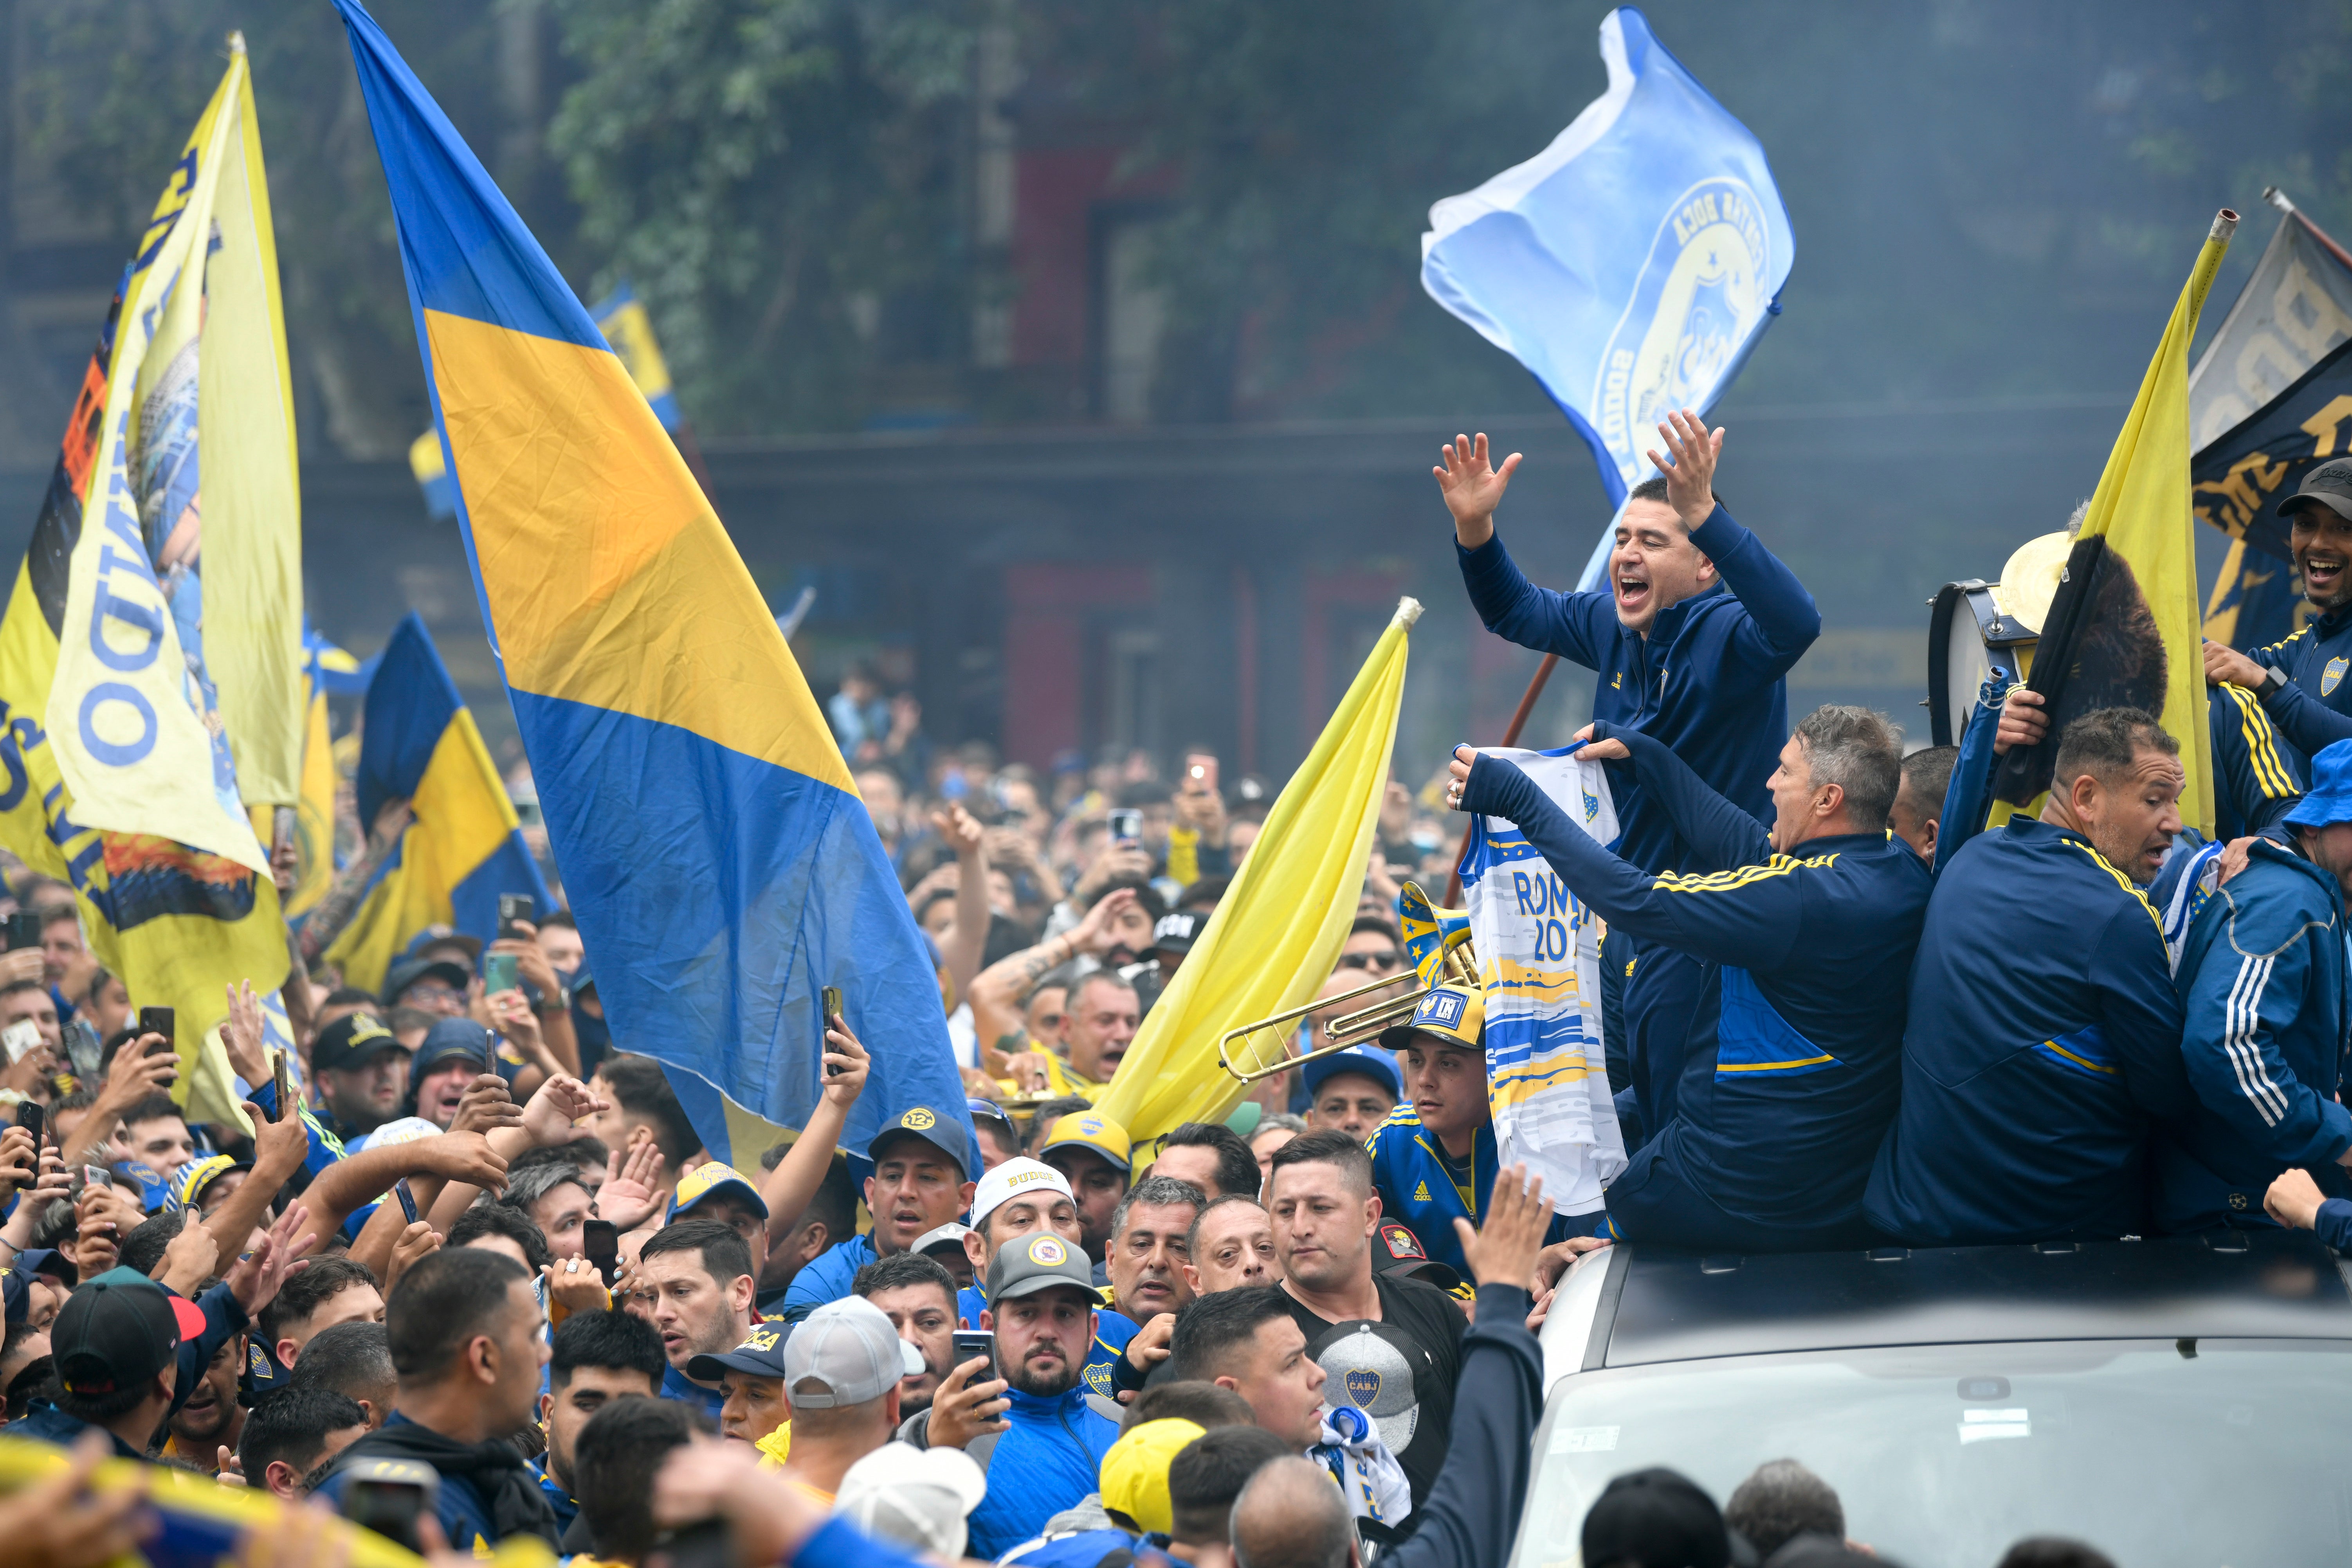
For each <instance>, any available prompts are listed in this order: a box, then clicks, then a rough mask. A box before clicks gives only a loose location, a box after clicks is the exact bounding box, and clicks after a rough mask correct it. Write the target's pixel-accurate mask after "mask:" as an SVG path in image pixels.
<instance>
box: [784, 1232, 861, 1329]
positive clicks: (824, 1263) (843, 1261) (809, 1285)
mask: <svg viewBox="0 0 2352 1568" xmlns="http://www.w3.org/2000/svg"><path fill="white" fill-rule="evenodd" d="M880 1256H881V1254H880V1253H878V1252H876V1251H875V1250H874V1238H873V1237H870V1236H853V1237H850V1238H849V1239H848V1240H847V1241H836V1242H835V1243H834V1244H833V1245H832V1246H831V1247H826V1248H825V1249H824V1251H823V1252H820V1253H818V1254H817V1255H816V1256H815V1257H814V1258H810V1259H809V1260H808V1262H807V1263H806V1264H804V1265H803V1266H802V1268H801V1271H800V1272H799V1273H797V1274H795V1275H793V1283H792V1288H791V1289H788V1290H786V1291H785V1292H784V1321H786V1322H788V1323H797V1322H799V1321H801V1320H802V1319H803V1318H805V1317H807V1316H808V1315H809V1314H810V1313H811V1312H814V1311H815V1310H817V1309H818V1308H819V1307H822V1306H824V1304H825V1303H826V1302H827V1301H838V1300H841V1299H842V1298H843V1297H845V1296H847V1295H848V1294H849V1293H850V1292H849V1287H850V1284H851V1282H852V1281H854V1280H855V1279H856V1278H857V1271H858V1270H859V1269H861V1268H865V1267H866V1265H867V1264H869V1263H871V1262H873V1261H874V1260H875V1259H876V1258H879V1257H880Z"/></svg>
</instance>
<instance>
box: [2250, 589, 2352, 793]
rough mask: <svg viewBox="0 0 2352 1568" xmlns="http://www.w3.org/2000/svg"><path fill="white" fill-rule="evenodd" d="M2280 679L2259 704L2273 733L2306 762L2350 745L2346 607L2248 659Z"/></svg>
mask: <svg viewBox="0 0 2352 1568" xmlns="http://www.w3.org/2000/svg"><path fill="white" fill-rule="evenodd" d="M2248 657H2249V658H2252V660H2253V661H2254V662H2255V663H2256V664H2260V665H2267V666H2268V667H2270V668H2273V669H2275V670H2277V671H2278V672H2279V673H2280V674H2282V675H2284V676H2285V677H2286V684H2285V685H2284V686H2282V687H2280V688H2279V689H2277V690H2276V691H2273V692H2271V693H2269V694H2268V695H2266V696H2264V697H2263V711H2264V712H2266V713H2268V714H2269V715H2270V716H2271V721H2272V722H2273V723H2275V724H2276V725H2277V726H2278V730H2279V733H2280V734H2282V735H2284V736H2285V737H2286V738H2287V741H2288V742H2290V743H2291V744H2293V745H2294V748H2295V749H2296V750H2297V751H2300V752H2302V753H2303V754H2304V755H2305V756H2306V757H2315V756H2317V755H2318V754H2319V753H2320V752H2324V751H2326V749H2327V748H2328V747H2329V746H2330V745H2332V744H2334V743H2335V742H2337V741H2352V679H2346V677H2347V675H2352V605H2337V606H2336V608H2334V609H2332V610H2330V611H2328V612H2327V613H2326V615H2324V616H2319V617H2318V618H2316V619H2315V620H2314V621H2313V622H2312V623H2311V624H2310V625H2309V626H2305V627H2304V628H2303V630H2301V631H2299V632H2297V633H2295V634H2294V636H2293V637H2285V638H2283V639H2281V640H2280V641H2278V642H2274V643H2272V644H2270V645H2268V646H2267V647H2258V648H2255V649H2254V650H2253V651H2252V653H2251V654H2250V655H2248Z"/></svg>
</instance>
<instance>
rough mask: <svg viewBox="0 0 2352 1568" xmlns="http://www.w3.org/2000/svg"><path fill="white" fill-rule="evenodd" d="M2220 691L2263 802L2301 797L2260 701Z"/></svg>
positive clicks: (2226, 688) (2235, 689)
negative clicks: (2232, 711) (2234, 718)
mask: <svg viewBox="0 0 2352 1568" xmlns="http://www.w3.org/2000/svg"><path fill="white" fill-rule="evenodd" d="M2297 635H2300V634H2297ZM2221 695H2222V696H2224V697H2226V698H2228V699H2229V700H2230V703H2231V706H2232V707H2234V708H2236V709H2237V710H2238V725H2239V732H2240V733H2241V734H2242V735H2243V736H2244V737H2245V742H2246V756H2247V759H2248V760H2249V762H2250V763H2252V769H2253V774H2254V784H2255V786H2256V787H2257V788H2259V789H2260V790H2261V791H2262V792H2263V798H2264V799H2265V800H2285V799H2287V798H2288V797H2289V796H2291V795H2301V794H2302V793H2303V789H2302V787H2301V786H2300V785H2298V784H2296V783H2295V782H2294V771H2293V770H2292V769H2290V768H2289V767H2288V766H2287V765H2286V762H2285V760H2284V758H2282V757H2281V756H2280V755H2279V750H2278V731H2277V730H2276V729H2275V728H2274V727H2273V725H2272V723H2271V717H2270V715H2269V714H2267V713H2265V712H2263V705H2262V702H2261V700H2259V699H2257V698H2256V697H2255V696H2254V694H2253V693H2252V692H2251V691H2249V690H2247V689H2245V688H2244V687H2242V686H2231V685H2228V684H2224V685H2223V686H2222V687H2221Z"/></svg>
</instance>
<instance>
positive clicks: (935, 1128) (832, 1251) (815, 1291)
mask: <svg viewBox="0 0 2352 1568" xmlns="http://www.w3.org/2000/svg"><path fill="white" fill-rule="evenodd" d="M866 1157H867V1158H868V1159H870V1160H872V1161H873V1162H874V1173H873V1174H872V1175H870V1176H868V1177H866V1209H867V1211H868V1212H870V1213H871V1214H872V1215H874V1232H873V1234H872V1235H871V1236H853V1237H849V1239H847V1240H846V1241H844V1242H842V1243H840V1244H839V1245H838V1246H835V1247H831V1248H829V1249H828V1250H826V1251H825V1252H824V1253H823V1254H822V1255H820V1256H819V1257H818V1258H817V1259H816V1261H815V1262H814V1263H811V1264H809V1265H808V1266H807V1267H806V1268H803V1269H802V1270H801V1271H800V1272H799V1273H798V1274H797V1275H795V1276H794V1277H793V1285H792V1289H790V1290H787V1291H786V1292H785V1293H784V1319H785V1321H788V1322H798V1321H800V1320H801V1319H803V1318H805V1317H807V1316H808V1315H809V1314H810V1313H811V1312H813V1311H814V1310H816V1309H817V1308H819V1307H821V1306H823V1305H824V1303H825V1302H827V1301H838V1300H841V1299H842V1298H843V1297H844V1296H846V1295H848V1294H849V1293H850V1287H851V1285H852V1284H853V1283H854V1282H855V1281H856V1279H857V1271H858V1270H859V1269H861V1268H865V1267H866V1265H867V1264H869V1263H871V1262H873V1261H874V1260H875V1259H877V1258H887V1257H889V1256H890V1255H891V1254H892V1253H896V1252H904V1251H906V1250H907V1249H908V1247H912V1246H913V1245H914V1244H915V1241H916V1240H917V1238H918V1237H921V1236H923V1235H924V1234H925V1233H927V1232H929V1231H932V1230H936V1229H938V1228H939V1227H940V1226H943V1225H945V1224H947V1223H948V1222H949V1221H950V1220H952V1219H954V1218H955V1217H956V1215H960V1214H961V1213H963V1211H964V1210H966V1209H968V1208H970V1207H971V1200H972V1192H973V1186H972V1180H971V1171H970V1169H969V1167H970V1165H971V1162H972V1153H971V1137H970V1135H969V1134H968V1133H966V1132H965V1131H964V1118H963V1116H962V1114H961V1110H960V1109H959V1110H957V1111H955V1112H950V1111H949V1110H946V1109H944V1108H940V1107H935V1106H922V1105H919V1106H916V1107H914V1108H912V1109H911V1110H907V1111H906V1112H904V1113H903V1114H901V1115H900V1116H899V1118H898V1123H897V1125H895V1126H890V1127H885V1128H884V1129H883V1130H882V1131H879V1132H877V1133H876V1134H875V1135H874V1140H873V1142H871V1143H869V1144H868V1145H867V1146H866ZM722 1348H723V1347H722Z"/></svg>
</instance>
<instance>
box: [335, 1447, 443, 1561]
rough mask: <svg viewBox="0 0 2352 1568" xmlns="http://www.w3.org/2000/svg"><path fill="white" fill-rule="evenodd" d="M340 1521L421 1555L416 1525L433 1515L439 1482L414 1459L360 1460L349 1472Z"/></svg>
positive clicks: (428, 1466)
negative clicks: (427, 1515) (346, 1520)
mask: <svg viewBox="0 0 2352 1568" xmlns="http://www.w3.org/2000/svg"><path fill="white" fill-rule="evenodd" d="M349 1473H350V1475H351V1478H352V1479H351V1484H350V1485H349V1486H347V1487H345V1488H344V1489H343V1517H344V1518H345V1519H348V1520H350V1521H352V1523H353V1524H356V1525H358V1526H360V1527H361V1528H362V1529H363V1530H373V1531H375V1532H376V1533H377V1534H378V1535H381V1536H383V1538H384V1539H385V1540H386V1541H390V1542H394V1543H396V1544H398V1545H401V1546H404V1547H406V1548H407V1549H408V1550H409V1551H411V1552H422V1551H424V1549H425V1548H424V1543H423V1542H421V1541H419V1540H418V1539H417V1532H416V1521H418V1520H420V1519H423V1518H424V1517H425V1515H426V1514H428V1513H432V1512H434V1511H435V1502H436V1494H437V1493H438V1492H439V1490H440V1489H441V1478H440V1476H439V1475H438V1474H436V1472H435V1470H434V1468H433V1467H432V1466H430V1465H425V1464H420V1463H418V1462H417V1461H415V1460H414V1459H362V1460H360V1461H358V1462H357V1463H355V1464H353V1465H352V1467H351V1468H350V1471H349Z"/></svg>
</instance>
